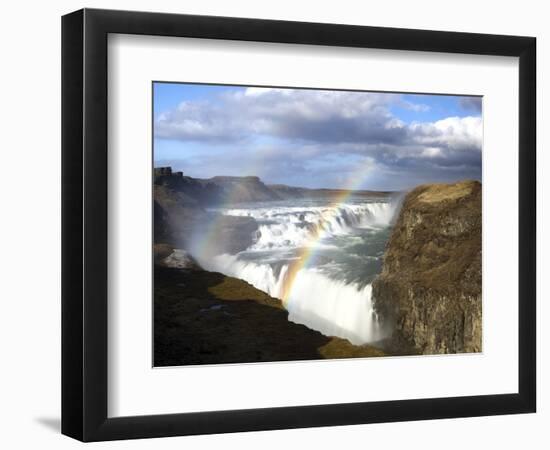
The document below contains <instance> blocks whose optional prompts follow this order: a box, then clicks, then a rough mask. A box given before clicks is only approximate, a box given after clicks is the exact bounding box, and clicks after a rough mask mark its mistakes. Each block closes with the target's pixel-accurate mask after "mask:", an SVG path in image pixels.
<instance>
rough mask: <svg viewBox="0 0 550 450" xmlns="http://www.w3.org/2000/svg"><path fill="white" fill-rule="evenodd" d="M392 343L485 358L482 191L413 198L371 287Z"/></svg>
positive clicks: (450, 189)
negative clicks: (391, 330)
mask: <svg viewBox="0 0 550 450" xmlns="http://www.w3.org/2000/svg"><path fill="white" fill-rule="evenodd" d="M373 299H374V302H375V308H376V309H377V311H378V313H379V314H380V316H381V317H382V318H383V319H384V320H387V321H390V322H393V324H394V333H393V340H394V343H400V344H401V345H408V346H413V347H415V348H416V349H417V350H418V351H420V352H422V353H424V354H435V353H461V352H467V353H470V352H480V351H481V332H482V330H481V184H480V183H479V182H477V181H463V182H460V183H456V184H431V185H422V186H418V187H417V188H415V189H414V190H413V191H411V192H410V193H409V194H408V195H407V196H406V197H405V200H404V202H403V206H402V209H401V212H400V215H399V218H398V219H397V222H396V224H395V227H394V230H393V232H392V235H391V237H390V240H389V242H388V245H387V249H386V254H385V256H384V264H383V268H382V273H381V274H380V275H379V276H378V277H377V279H376V280H375V281H374V282H373Z"/></svg>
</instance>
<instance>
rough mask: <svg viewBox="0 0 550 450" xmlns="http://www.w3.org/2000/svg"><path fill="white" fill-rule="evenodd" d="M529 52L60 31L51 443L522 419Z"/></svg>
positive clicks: (419, 34) (314, 29)
mask: <svg viewBox="0 0 550 450" xmlns="http://www.w3.org/2000/svg"><path fill="white" fill-rule="evenodd" d="M535 67H536V40H535V38H533V37H518V36H496V35H486V34H470V33H458V32H439V31H424V30H407V29H392V28H376V27H362V26H350V25H335V24H320V23H299V22H285V21H269V20H257V19H242V18H227V17H207V16H189V15H171V14H157V13H143V12H128V11H124V12H122V11H107V10H90V9H84V10H80V11H77V12H74V13H72V14H69V15H66V16H64V17H63V21H62V96H63V98H62V107H63V114H62V116H63V117H62V122H63V130H62V147H63V148H62V164H63V167H62V176H63V194H62V197H63V198H62V204H63V217H62V225H63V230H62V234H63V249H62V256H63V266H62V270H63V274H62V278H63V279H62V283H63V298H62V327H63V328H62V377H63V379H62V432H63V433H64V434H66V435H68V436H71V437H73V438H76V439H79V440H82V441H101V440H113V439H130V438H146V437H160V436H177V435H189V434H209V433H226V432H237V431H253V430H271V429H282V428H299V427H317V426H330V425H346V424H360V423H374V422H393V421H404V420H423V419H437V418H452V417H467V416H481V415H496V414H515V413H529V412H535V408H536V406H535V405H536V378H535V377H536V358H535V355H536V342H535V336H536V328H535V327H536V320H535V318H536V311H535V309H536V308H535V305H536V284H535V263H536V257H535V256H536V195H535V186H536V180H535V174H536V105H535V91H536V76H535V73H536V71H535Z"/></svg>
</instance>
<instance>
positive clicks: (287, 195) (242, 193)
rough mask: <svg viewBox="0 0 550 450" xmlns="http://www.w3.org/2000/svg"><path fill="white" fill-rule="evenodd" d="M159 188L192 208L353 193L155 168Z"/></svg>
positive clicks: (249, 177)
mask: <svg viewBox="0 0 550 450" xmlns="http://www.w3.org/2000/svg"><path fill="white" fill-rule="evenodd" d="M155 185H156V186H162V187H164V188H166V189H169V190H172V191H174V192H175V193H177V196H178V199H179V200H180V202H184V203H186V204H187V205H189V206H208V205H217V204H236V203H244V202H263V201H273V200H286V199H292V198H315V197H337V196H341V195H343V194H345V193H346V192H349V191H345V190H342V189H308V188H302V187H293V186H287V185H284V184H271V185H266V184H265V183H263V182H262V181H261V180H260V178H259V177H256V176H245V177H232V176H216V177H212V178H208V179H203V178H192V177H189V176H186V175H184V174H183V173H182V172H173V171H172V169H171V168H170V167H158V168H155ZM354 194H355V195H365V196H372V197H379V196H389V195H391V194H392V192H379V191H354Z"/></svg>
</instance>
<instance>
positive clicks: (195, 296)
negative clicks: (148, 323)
mask: <svg viewBox="0 0 550 450" xmlns="http://www.w3.org/2000/svg"><path fill="white" fill-rule="evenodd" d="M157 249H158V250H159V252H156V254H157V255H159V254H160V251H161V250H162V249H161V248H160V247H157ZM176 267H178V266H176ZM154 296H155V300H154V313H155V315H154V334H155V339H154V346H155V351H154V360H155V366H156V367H159V366H181V365H190V364H220V363H243V362H260V361H265V362H267V361H297V360H311V359H324V358H327V359H334V358H353V357H355V358H357V357H373V356H384V355H385V353H384V352H382V351H381V350H379V349H377V348H375V347H372V346H369V345H364V346H356V345H352V344H351V343H350V342H349V341H347V340H346V339H340V338H337V337H327V336H324V335H322V334H321V333H319V332H317V331H314V330H311V329H309V328H307V327H306V326H304V325H299V324H296V323H293V322H289V321H288V312H287V311H286V310H285V309H284V308H283V305H282V303H281V301H280V300H278V299H275V298H272V297H270V296H269V295H267V294H266V293H264V292H262V291H260V290H258V289H256V288H254V287H253V286H251V285H250V284H248V283H246V282H245V281H243V280H239V279H237V278H232V277H227V276H225V275H223V274H221V273H215V272H208V271H205V270H202V269H200V268H198V267H196V266H194V264H193V263H191V264H190V266H189V268H183V267H181V266H179V267H178V268H170V267H165V265H164V264H156V265H155V287H154Z"/></svg>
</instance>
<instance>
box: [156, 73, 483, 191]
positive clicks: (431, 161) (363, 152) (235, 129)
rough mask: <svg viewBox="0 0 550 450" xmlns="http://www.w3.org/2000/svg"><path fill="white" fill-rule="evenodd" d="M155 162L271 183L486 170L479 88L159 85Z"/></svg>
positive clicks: (398, 183) (383, 184)
mask: <svg viewBox="0 0 550 450" xmlns="http://www.w3.org/2000/svg"><path fill="white" fill-rule="evenodd" d="M153 97H154V111H153V120H154V160H155V166H161V165H171V166H172V167H173V168H174V169H177V170H182V171H183V172H185V174H187V175H190V176H193V177H198V178H209V177H212V176H215V175H235V176H245V175H257V176H259V177H260V178H261V179H262V180H263V181H264V182H266V183H268V184H274V183H283V184H288V185H291V186H303V187H332V188H338V187H340V188H362V189H379V190H401V189H408V188H411V187H413V186H416V185H418V184H421V183H428V182H449V181H456V180H461V179H465V178H473V179H481V146H482V118H481V99H480V98H479V97H461V96H450V95H411V94H393V93H392V94H389V93H374V92H350V91H330V90H311V89H269V88H257V87H248V88H246V87H236V86H213V85H197V84H181V83H155V84H154V96H153Z"/></svg>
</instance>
